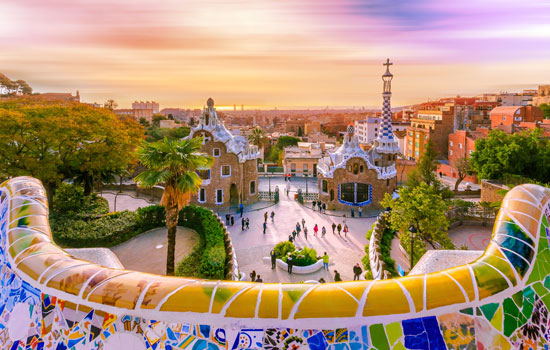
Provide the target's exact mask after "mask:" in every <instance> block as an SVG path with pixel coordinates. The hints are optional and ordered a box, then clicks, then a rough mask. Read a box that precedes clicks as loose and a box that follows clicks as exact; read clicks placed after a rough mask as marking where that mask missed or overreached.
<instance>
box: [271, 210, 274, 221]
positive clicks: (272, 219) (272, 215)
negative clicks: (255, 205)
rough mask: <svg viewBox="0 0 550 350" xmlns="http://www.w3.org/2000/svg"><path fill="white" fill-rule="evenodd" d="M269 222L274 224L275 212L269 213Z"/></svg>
mask: <svg viewBox="0 0 550 350" xmlns="http://www.w3.org/2000/svg"><path fill="white" fill-rule="evenodd" d="M271 222H275V212H274V211H273V210H272V211H271Z"/></svg>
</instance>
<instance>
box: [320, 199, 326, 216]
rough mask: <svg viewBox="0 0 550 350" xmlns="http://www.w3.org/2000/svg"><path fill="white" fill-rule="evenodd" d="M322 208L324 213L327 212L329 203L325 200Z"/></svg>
mask: <svg viewBox="0 0 550 350" xmlns="http://www.w3.org/2000/svg"><path fill="white" fill-rule="evenodd" d="M321 208H322V209H323V213H325V214H326V213H327V204H326V203H325V202H323V204H322V206H321Z"/></svg>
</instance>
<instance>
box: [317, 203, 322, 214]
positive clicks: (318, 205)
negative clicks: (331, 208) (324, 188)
mask: <svg viewBox="0 0 550 350" xmlns="http://www.w3.org/2000/svg"><path fill="white" fill-rule="evenodd" d="M317 209H319V212H321V201H317Z"/></svg>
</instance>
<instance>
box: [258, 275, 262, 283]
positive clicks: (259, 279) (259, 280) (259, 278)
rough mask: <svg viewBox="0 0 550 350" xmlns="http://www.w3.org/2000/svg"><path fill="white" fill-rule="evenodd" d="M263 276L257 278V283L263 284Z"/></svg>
mask: <svg viewBox="0 0 550 350" xmlns="http://www.w3.org/2000/svg"><path fill="white" fill-rule="evenodd" d="M262 282H263V280H262V276H260V275H258V278H256V283H262Z"/></svg>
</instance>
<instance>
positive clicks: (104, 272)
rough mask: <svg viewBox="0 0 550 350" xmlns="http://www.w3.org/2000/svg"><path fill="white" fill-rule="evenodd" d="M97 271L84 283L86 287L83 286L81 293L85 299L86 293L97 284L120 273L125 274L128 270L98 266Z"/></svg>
mask: <svg viewBox="0 0 550 350" xmlns="http://www.w3.org/2000/svg"><path fill="white" fill-rule="evenodd" d="M98 267H99V268H100V269H99V273H97V274H95V275H94V277H92V279H91V280H90V281H89V282H88V283H87V284H86V287H85V288H84V291H83V293H82V298H84V299H86V298H88V294H90V292H91V291H92V290H93V289H94V288H95V287H97V286H99V285H101V284H102V283H104V282H105V283H106V281H108V280H110V279H112V278H114V277H115V276H120V275H122V274H127V273H129V272H130V271H127V270H115V269H107V268H104V267H103V266H98Z"/></svg>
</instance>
